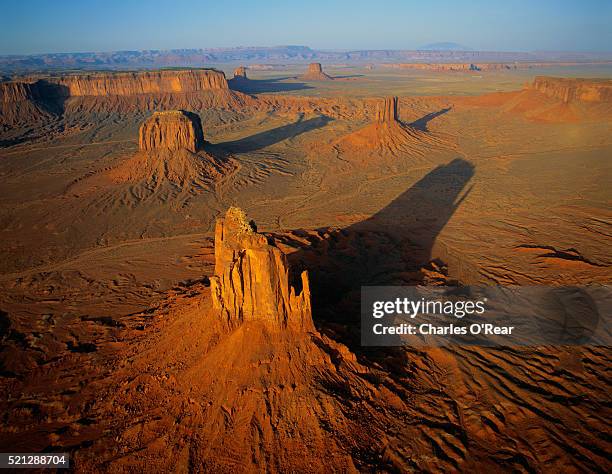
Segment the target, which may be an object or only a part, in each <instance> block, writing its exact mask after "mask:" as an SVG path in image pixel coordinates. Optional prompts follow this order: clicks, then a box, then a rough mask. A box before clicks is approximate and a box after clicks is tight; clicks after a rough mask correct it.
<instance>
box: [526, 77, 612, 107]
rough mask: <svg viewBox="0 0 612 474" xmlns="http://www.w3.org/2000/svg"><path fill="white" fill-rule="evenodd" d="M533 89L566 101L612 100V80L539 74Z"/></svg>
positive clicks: (532, 85)
mask: <svg viewBox="0 0 612 474" xmlns="http://www.w3.org/2000/svg"><path fill="white" fill-rule="evenodd" d="M531 89H533V90H536V91H538V92H541V93H542V94H545V95H547V96H549V97H553V98H555V99H559V100H561V101H563V102H564V103H571V102H612V80H609V79H578V78H576V79H569V78H561V77H546V76H537V77H536V78H535V79H534V81H533V83H532V84H531Z"/></svg>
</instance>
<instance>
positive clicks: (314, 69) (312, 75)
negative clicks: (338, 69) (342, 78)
mask: <svg viewBox="0 0 612 474" xmlns="http://www.w3.org/2000/svg"><path fill="white" fill-rule="evenodd" d="M300 79H303V80H305V81H331V80H333V77H331V76H328V75H327V74H325V73H324V72H323V68H322V67H321V63H310V64H309V65H308V71H306V73H305V74H302V75H301V76H300Z"/></svg>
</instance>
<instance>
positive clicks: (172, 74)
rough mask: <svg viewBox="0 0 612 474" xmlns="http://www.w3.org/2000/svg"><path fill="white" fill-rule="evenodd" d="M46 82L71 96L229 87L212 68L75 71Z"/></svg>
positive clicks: (221, 75) (222, 75)
mask: <svg viewBox="0 0 612 474" xmlns="http://www.w3.org/2000/svg"><path fill="white" fill-rule="evenodd" d="M49 81H50V82H54V83H57V84H59V85H60V86H63V87H65V91H66V94H67V95H68V96H70V97H81V96H106V95H135V94H155V93H171V92H198V91H203V90H222V89H228V85H227V80H226V79H225V74H223V73H222V72H221V71H216V70H214V69H191V70H185V71H141V72H129V73H128V72H121V73H97V74H76V75H66V76H62V77H60V78H57V79H54V78H51V79H49Z"/></svg>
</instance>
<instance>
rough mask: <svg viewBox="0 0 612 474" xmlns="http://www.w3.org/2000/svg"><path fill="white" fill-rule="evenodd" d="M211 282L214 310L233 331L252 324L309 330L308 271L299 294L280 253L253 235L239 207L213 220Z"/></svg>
mask: <svg viewBox="0 0 612 474" xmlns="http://www.w3.org/2000/svg"><path fill="white" fill-rule="evenodd" d="M210 281H211V292H212V297H213V306H214V308H215V310H216V311H219V312H221V314H222V316H223V318H224V319H226V321H227V322H228V323H229V325H230V326H232V327H236V326H238V325H239V324H241V323H242V322H245V321H254V320H257V321H264V322H265V323H266V324H267V325H269V327H270V328H273V329H293V330H298V331H308V330H312V329H313V323H312V312H311V306H310V288H309V283H308V274H307V272H306V271H304V272H302V274H301V284H302V290H301V292H300V293H299V294H298V293H297V291H296V289H295V288H294V287H293V286H291V285H290V284H289V267H288V263H287V259H286V257H285V255H284V254H283V252H282V251H281V250H280V249H279V248H278V247H276V246H274V245H273V244H270V243H268V240H267V238H266V237H265V236H264V235H262V234H259V233H257V231H256V229H255V226H254V224H253V223H252V222H248V221H247V217H246V215H245V213H244V212H243V211H242V210H241V209H238V208H235V207H231V208H229V209H228V211H227V213H226V214H225V217H224V218H220V219H218V220H217V224H216V228H215V276H213V277H211V279H210Z"/></svg>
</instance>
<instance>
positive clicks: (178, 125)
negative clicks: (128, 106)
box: [138, 110, 204, 153]
mask: <svg viewBox="0 0 612 474" xmlns="http://www.w3.org/2000/svg"><path fill="white" fill-rule="evenodd" d="M138 143H139V146H140V149H141V150H142V151H151V150H180V149H182V148H184V149H186V150H189V151H191V152H192V153H195V152H197V151H198V150H200V149H201V148H202V147H203V146H204V134H203V132H202V122H201V121H200V117H199V116H198V115H197V114H194V113H192V112H186V111H184V110H170V111H166V112H155V113H154V114H153V115H152V116H151V117H149V118H148V119H147V120H146V121H145V122H144V123H143V124H142V125H141V126H140V130H139V133H138Z"/></svg>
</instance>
